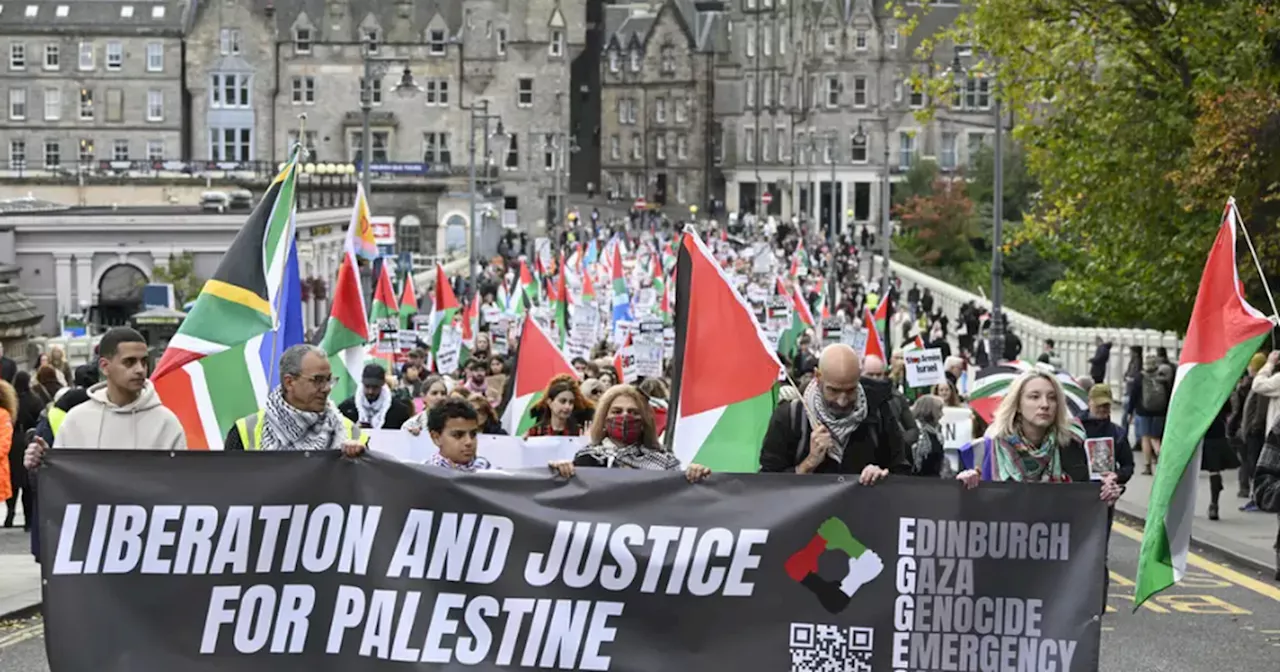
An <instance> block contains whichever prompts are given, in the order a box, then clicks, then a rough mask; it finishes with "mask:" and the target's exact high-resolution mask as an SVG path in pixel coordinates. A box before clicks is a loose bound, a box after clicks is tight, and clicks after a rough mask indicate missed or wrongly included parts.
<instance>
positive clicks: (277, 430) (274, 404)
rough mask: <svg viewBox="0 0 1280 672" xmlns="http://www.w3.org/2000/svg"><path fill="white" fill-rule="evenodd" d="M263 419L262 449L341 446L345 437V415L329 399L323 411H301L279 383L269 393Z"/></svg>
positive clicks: (338, 447)
mask: <svg viewBox="0 0 1280 672" xmlns="http://www.w3.org/2000/svg"><path fill="white" fill-rule="evenodd" d="M265 411H266V414H265V417H263V419H262V421H263V423H264V425H263V427H262V450H264V451H266V450H338V449H340V448H342V443H343V441H345V440H346V432H345V431H344V430H343V428H342V416H341V415H340V414H339V413H338V408H337V407H336V406H334V405H333V402H329V403H328V405H327V406H326V407H325V410H324V412H322V413H312V412H310V411H300V410H298V409H296V408H294V407H293V406H290V405H289V402H287V401H285V400H284V393H283V392H282V391H281V388H279V387H277V388H275V389H274V390H271V394H269V395H267V405H266V408H265Z"/></svg>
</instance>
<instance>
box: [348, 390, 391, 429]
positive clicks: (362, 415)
mask: <svg viewBox="0 0 1280 672" xmlns="http://www.w3.org/2000/svg"><path fill="white" fill-rule="evenodd" d="M390 408H391V388H389V387H387V386H386V385H383V386H382V393H381V394H379V395H378V398H377V399H374V400H373V401H369V398H368V397H366V396H364V393H363V392H357V393H356V412H357V413H358V414H359V419H360V424H362V425H368V426H370V427H372V428H374V429H382V426H383V425H385V424H386V422H387V410H388V409H390Z"/></svg>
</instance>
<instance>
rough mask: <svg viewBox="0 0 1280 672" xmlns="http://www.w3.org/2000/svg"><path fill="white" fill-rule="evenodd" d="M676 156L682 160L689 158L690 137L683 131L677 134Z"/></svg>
mask: <svg viewBox="0 0 1280 672" xmlns="http://www.w3.org/2000/svg"><path fill="white" fill-rule="evenodd" d="M676 158H677V159H681V160H683V159H687V158H689V138H688V136H686V135H684V134H683V133H681V134H680V135H677V136H676Z"/></svg>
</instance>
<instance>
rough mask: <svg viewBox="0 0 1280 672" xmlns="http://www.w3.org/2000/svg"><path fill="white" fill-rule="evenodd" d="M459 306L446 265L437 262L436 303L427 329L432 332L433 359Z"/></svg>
mask: <svg viewBox="0 0 1280 672" xmlns="http://www.w3.org/2000/svg"><path fill="white" fill-rule="evenodd" d="M458 308H459V306H458V297H457V296H455V295H454V293H453V287H452V286H451V285H450V284H449V276H447V275H445V273H444V266H441V265H440V264H438V263H437V264H436V291H435V305H434V307H433V308H432V310H431V322H430V324H429V325H428V327H427V331H428V332H429V333H430V334H431V343H430V346H431V357H432V358H433V359H434V358H436V357H438V356H439V353H440V339H441V337H442V336H443V335H444V328H445V327H448V326H451V325H452V324H453V319H454V316H456V315H457V314H458Z"/></svg>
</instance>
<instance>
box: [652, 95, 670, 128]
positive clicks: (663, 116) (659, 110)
mask: <svg viewBox="0 0 1280 672" xmlns="http://www.w3.org/2000/svg"><path fill="white" fill-rule="evenodd" d="M653 120H654V121H656V122H658V123H659V124H665V123H667V99H666V98H657V99H655V100H654V101H653Z"/></svg>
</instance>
